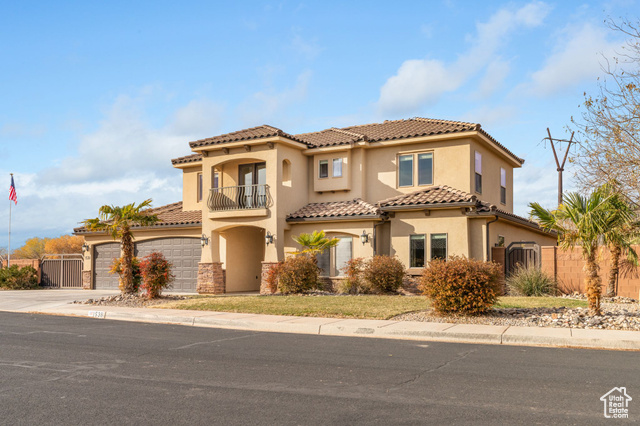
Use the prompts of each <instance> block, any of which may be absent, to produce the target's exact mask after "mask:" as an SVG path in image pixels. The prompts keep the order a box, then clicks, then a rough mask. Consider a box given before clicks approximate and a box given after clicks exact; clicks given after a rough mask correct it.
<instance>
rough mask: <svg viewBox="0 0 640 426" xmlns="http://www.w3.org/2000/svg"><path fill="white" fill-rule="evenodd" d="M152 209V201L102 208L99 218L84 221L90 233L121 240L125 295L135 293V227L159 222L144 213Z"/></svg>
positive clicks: (155, 217)
mask: <svg viewBox="0 0 640 426" xmlns="http://www.w3.org/2000/svg"><path fill="white" fill-rule="evenodd" d="M148 207H151V199H148V200H145V201H143V202H141V203H140V204H138V205H136V203H131V204H127V205H126V206H122V207H118V206H107V205H105V206H102V207H100V210H99V217H97V218H95V219H87V220H85V221H83V222H82V223H84V225H85V226H86V227H87V229H88V230H89V231H104V232H106V233H108V234H110V235H111V237H113V239H114V240H116V239H120V243H121V244H122V275H121V280H122V282H121V283H120V284H121V286H120V287H121V289H122V292H123V293H135V292H136V288H135V286H134V282H133V263H132V262H133V249H134V245H133V232H132V231H131V227H132V226H134V225H140V226H151V225H153V224H154V223H156V222H157V221H158V217H157V216H156V215H153V214H150V213H148V211H144V209H145V208H148Z"/></svg>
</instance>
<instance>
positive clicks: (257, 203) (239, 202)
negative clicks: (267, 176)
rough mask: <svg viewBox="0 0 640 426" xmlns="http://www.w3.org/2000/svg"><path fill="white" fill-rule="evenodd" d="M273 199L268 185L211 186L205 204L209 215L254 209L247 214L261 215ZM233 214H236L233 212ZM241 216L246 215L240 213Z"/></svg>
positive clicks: (218, 215) (217, 215) (216, 215)
mask: <svg viewBox="0 0 640 426" xmlns="http://www.w3.org/2000/svg"><path fill="white" fill-rule="evenodd" d="M272 204H273V199H272V198H271V193H270V192H269V185H266V184H259V185H240V186H224V187H222V188H211V190H210V191H209V200H208V201H207V205H208V207H209V212H210V213H215V215H214V216H212V215H211V214H210V215H209V217H221V215H220V214H219V213H224V212H232V211H254V213H255V214H249V215H248V216H262V215H263V214H261V212H263V211H264V215H266V209H268V208H269V207H271V205H272ZM233 216H238V215H237V214H233ZM241 216H247V215H244V214H242V215H241Z"/></svg>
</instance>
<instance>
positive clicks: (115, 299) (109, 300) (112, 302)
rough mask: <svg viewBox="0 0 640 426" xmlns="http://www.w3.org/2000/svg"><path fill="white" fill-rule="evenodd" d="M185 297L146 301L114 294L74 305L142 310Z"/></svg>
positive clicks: (137, 296)
mask: <svg viewBox="0 0 640 426" xmlns="http://www.w3.org/2000/svg"><path fill="white" fill-rule="evenodd" d="M186 298H187V297H186V296H173V295H172V296H160V297H158V298H156V299H147V298H146V297H144V296H143V295H141V294H116V295H114V296H105V297H101V298H100V299H88V300H75V301H74V302H73V303H75V304H83V305H98V306H124V307H128V308H144V307H146V306H152V305H159V304H162V303H167V302H173V301H174V300H185V299H186Z"/></svg>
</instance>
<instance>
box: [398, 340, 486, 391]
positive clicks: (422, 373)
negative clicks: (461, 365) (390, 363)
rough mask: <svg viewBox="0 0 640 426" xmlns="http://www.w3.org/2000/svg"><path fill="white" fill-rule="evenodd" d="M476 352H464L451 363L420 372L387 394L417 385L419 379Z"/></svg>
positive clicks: (473, 350)
mask: <svg viewBox="0 0 640 426" xmlns="http://www.w3.org/2000/svg"><path fill="white" fill-rule="evenodd" d="M475 351H476V350H475V349H472V350H470V351H467V352H462V353H460V354H458V356H456V357H455V358H453V359H450V360H449V361H447V362H444V363H442V364H440V365H438V366H436V367H433V368H429V369H426V370H422V371H419V372H418V373H417V374H416V375H414V376H413V377H412V378H410V379H408V380H405V381H403V382H400V383H398V384H397V385H395V386H393V387H390V388H387V392H389V391H393V390H397V389H400V388H402V387H404V386H407V385H410V384H412V383H415V382H416V381H417V380H418V379H420V378H421V377H422V376H424V375H425V374H429V373H433V372H434V371H438V370H441V369H443V368H445V367H447V366H449V365H451V364H453V363H454V362H457V361H460V360H463V359H465V358H466V357H468V356H469V355H471V354H472V353H473V352H475Z"/></svg>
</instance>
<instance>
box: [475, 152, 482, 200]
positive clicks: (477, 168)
mask: <svg viewBox="0 0 640 426" xmlns="http://www.w3.org/2000/svg"><path fill="white" fill-rule="evenodd" d="M475 171H476V192H477V193H479V194H482V154H480V153H479V152H478V151H476V161H475Z"/></svg>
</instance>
